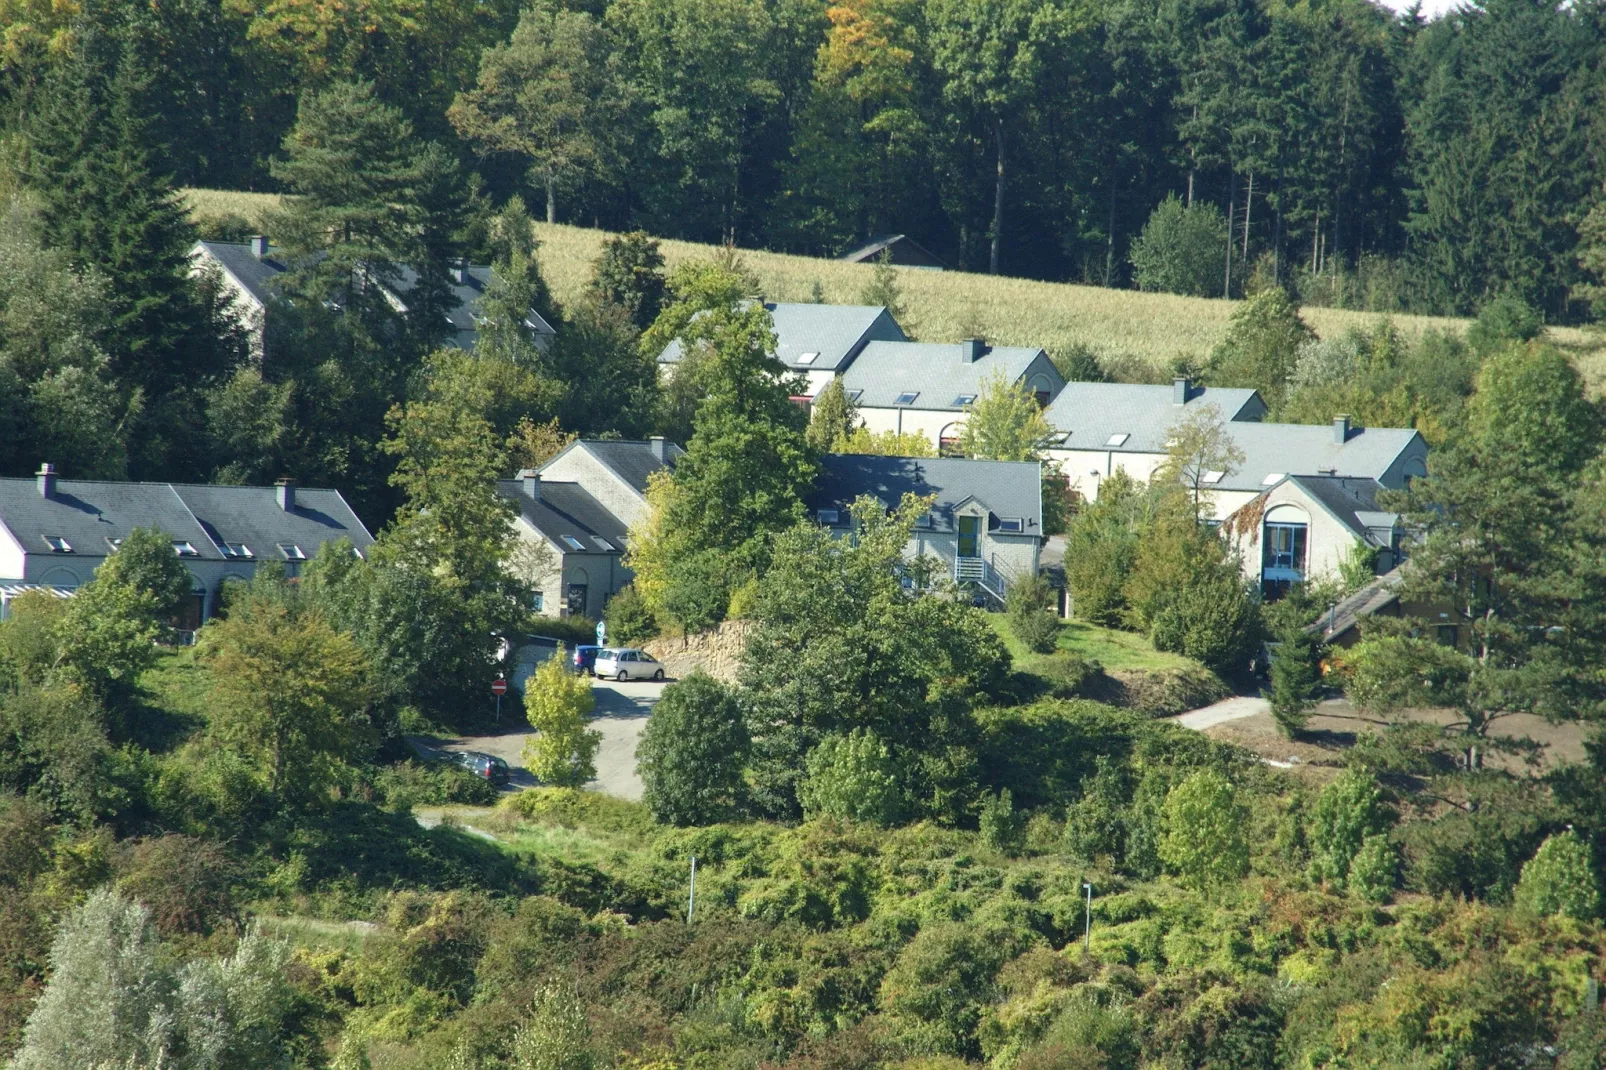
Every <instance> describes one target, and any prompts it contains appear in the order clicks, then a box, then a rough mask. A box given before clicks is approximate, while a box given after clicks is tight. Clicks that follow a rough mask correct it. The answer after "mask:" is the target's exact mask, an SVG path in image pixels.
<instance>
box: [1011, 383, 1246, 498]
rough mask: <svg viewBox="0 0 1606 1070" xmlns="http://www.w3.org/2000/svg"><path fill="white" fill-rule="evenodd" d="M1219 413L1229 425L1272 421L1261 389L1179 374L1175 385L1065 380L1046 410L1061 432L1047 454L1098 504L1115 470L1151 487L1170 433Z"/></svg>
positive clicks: (1051, 423)
mask: <svg viewBox="0 0 1606 1070" xmlns="http://www.w3.org/2000/svg"><path fill="white" fill-rule="evenodd" d="M1210 408H1213V409H1215V410H1216V412H1218V413H1219V414H1220V417H1221V419H1222V420H1223V421H1224V422H1227V423H1230V424H1234V425H1236V424H1239V423H1252V422H1256V421H1259V420H1262V419H1264V418H1265V415H1266V403H1265V402H1264V401H1263V400H1261V397H1260V394H1259V393H1258V392H1257V391H1254V390H1247V389H1240V388H1230V387H1202V386H1198V385H1196V384H1195V383H1194V382H1193V381H1192V380H1191V379H1188V378H1186V377H1181V376H1179V377H1177V378H1176V379H1174V380H1172V383H1171V385H1170V386H1164V385H1161V386H1148V385H1143V384H1138V383H1087V382H1073V383H1066V384H1065V386H1064V388H1063V389H1062V390H1060V392H1059V395H1058V396H1057V397H1056V398H1055V399H1054V402H1053V404H1051V405H1049V407H1048V409H1047V410H1046V411H1045V412H1044V413H1043V415H1044V417H1045V418H1046V419H1047V420H1048V425H1049V427H1050V428H1052V429H1053V431H1054V442H1053V445H1052V446H1051V447H1050V448H1049V449H1048V450H1047V451H1046V456H1047V458H1048V459H1049V460H1050V461H1055V462H1058V464H1059V466H1060V471H1061V473H1062V474H1063V475H1064V476H1065V479H1066V481H1067V483H1068V485H1069V486H1070V489H1071V490H1072V491H1073V492H1075V493H1076V494H1077V495H1079V496H1080V497H1081V498H1082V499H1084V500H1086V501H1095V500H1097V499H1098V496H1099V485H1100V483H1102V482H1103V481H1104V480H1105V479H1108V478H1109V477H1110V476H1111V475H1114V474H1115V473H1116V472H1118V471H1120V472H1125V473H1126V474H1127V475H1129V476H1131V477H1132V478H1133V479H1135V480H1137V481H1138V482H1140V483H1146V482H1148V480H1149V477H1150V476H1152V475H1154V470H1155V469H1156V468H1158V467H1160V465H1161V464H1162V463H1163V462H1164V461H1165V459H1166V449H1167V447H1168V445H1169V443H1170V441H1171V429H1172V428H1173V427H1175V426H1176V425H1177V422H1178V421H1179V420H1181V419H1183V418H1184V417H1186V416H1191V415H1192V414H1193V413H1195V412H1197V411H1200V410H1202V409H1210Z"/></svg>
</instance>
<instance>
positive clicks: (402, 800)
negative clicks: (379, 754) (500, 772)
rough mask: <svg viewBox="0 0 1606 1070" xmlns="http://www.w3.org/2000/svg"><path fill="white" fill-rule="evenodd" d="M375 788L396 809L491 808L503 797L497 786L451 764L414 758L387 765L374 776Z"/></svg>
mask: <svg viewBox="0 0 1606 1070" xmlns="http://www.w3.org/2000/svg"><path fill="white" fill-rule="evenodd" d="M374 787H375V788H377V789H378V790H379V793H380V794H381V795H383V796H384V799H385V804H386V805H387V806H389V807H391V808H392V809H394V810H408V809H411V808H412V807H414V806H450V805H454V804H455V805H462V806H490V805H492V804H493V803H495V802H496V800H497V797H498V796H499V795H500V794H501V792H500V791H498V790H497V787H496V785H495V784H493V783H491V782H490V781H489V780H486V779H485V778H484V777H479V776H475V775H474V774H473V773H470V772H469V771H468V770H467V769H464V768H463V767H462V766H460V765H456V764H454V763H452V762H446V761H437V762H420V761H415V760H413V759H410V758H409V759H407V760H405V761H400V762H397V763H396V764H395V765H387V766H384V767H382V768H380V770H379V771H378V772H377V773H376V774H375V776H374Z"/></svg>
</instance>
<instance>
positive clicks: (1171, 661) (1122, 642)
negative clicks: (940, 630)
mask: <svg viewBox="0 0 1606 1070" xmlns="http://www.w3.org/2000/svg"><path fill="white" fill-rule="evenodd" d="M987 619H988V620H989V621H990V622H991V623H992V625H993V628H994V629H995V630H996V631H997V632H998V637H999V638H1000V639H1002V640H1003V641H1004V646H1005V647H1006V648H1007V649H1008V650H1009V655H1010V657H1012V658H1014V659H1015V666H1016V668H1018V669H1020V670H1022V671H1023V672H1032V671H1033V668H1032V666H1033V665H1034V664H1035V663H1037V662H1039V661H1041V660H1042V659H1043V658H1044V657H1046V656H1047V655H1044V654H1033V653H1032V652H1031V651H1030V650H1027V649H1026V647H1025V645H1024V644H1022V643H1021V641H1020V640H1019V639H1016V638H1015V635H1014V633H1013V632H1011V631H1010V630H1009V621H1008V620H1007V619H1006V618H1005V616H1004V614H1002V613H989V614H988V615H987ZM1059 649H1061V650H1068V651H1070V652H1072V653H1074V654H1080V655H1081V656H1082V657H1084V658H1089V659H1091V660H1093V661H1096V662H1098V663H1099V664H1100V665H1102V666H1104V670H1105V671H1106V672H1123V671H1128V670H1135V671H1148V670H1152V669H1180V668H1183V667H1185V666H1189V665H1193V664H1194V663H1193V662H1191V661H1189V660H1188V659H1187V658H1184V657H1182V656H1180V655H1177V654H1167V653H1165V652H1164V651H1161V650H1156V649H1154V646H1153V644H1151V643H1150V642H1149V640H1148V638H1147V637H1145V636H1142V635H1139V634H1137V633H1136V632H1123V631H1118V630H1117V629H1114V628H1100V627H1099V626H1098V625H1096V624H1088V623H1086V622H1084V621H1079V620H1070V621H1066V622H1065V623H1064V625H1063V627H1062V628H1061V629H1060V637H1059Z"/></svg>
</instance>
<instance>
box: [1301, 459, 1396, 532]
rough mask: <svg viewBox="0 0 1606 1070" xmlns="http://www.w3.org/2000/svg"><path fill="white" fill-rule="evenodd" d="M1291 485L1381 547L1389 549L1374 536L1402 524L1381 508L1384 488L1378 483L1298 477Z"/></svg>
mask: <svg viewBox="0 0 1606 1070" xmlns="http://www.w3.org/2000/svg"><path fill="white" fill-rule="evenodd" d="M1288 482H1290V483H1293V484H1295V485H1297V486H1298V487H1299V488H1300V489H1302V490H1303V491H1304V492H1305V493H1306V494H1307V495H1308V496H1310V498H1311V499H1313V500H1314V501H1317V502H1320V503H1321V504H1322V505H1323V506H1325V507H1326V508H1327V510H1328V511H1329V512H1331V513H1332V514H1333V515H1334V516H1336V517H1338V519H1339V520H1341V521H1343V523H1344V526H1345V527H1347V528H1349V529H1350V530H1351V531H1353V532H1355V534H1357V535H1359V536H1361V537H1362V538H1366V539H1368V540H1369V541H1372V542H1374V543H1378V544H1379V545H1388V543H1387V542H1386V541H1381V540H1379V539H1377V538H1376V537H1375V536H1374V535H1373V532H1374V530H1375V529H1379V528H1391V527H1393V526H1394V524H1395V523H1396V522H1397V521H1398V520H1399V514H1398V513H1393V512H1389V511H1388V510H1385V509H1379V508H1378V505H1377V492H1378V491H1380V490H1382V489H1383V484H1381V483H1379V482H1378V481H1377V480H1375V479H1352V478H1348V477H1345V476H1308V475H1298V476H1289V477H1288Z"/></svg>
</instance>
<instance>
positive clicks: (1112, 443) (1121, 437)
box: [1104, 431, 1132, 449]
mask: <svg viewBox="0 0 1606 1070" xmlns="http://www.w3.org/2000/svg"><path fill="white" fill-rule="evenodd" d="M1131 437H1132V435H1131V433H1129V432H1127V431H1117V432H1116V433H1115V434H1113V435H1111V436H1110V437H1109V438H1107V439H1105V440H1104V446H1105V448H1106V449H1114V448H1115V447H1117V446H1124V445H1126V440H1127V439H1129V438H1131Z"/></svg>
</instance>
